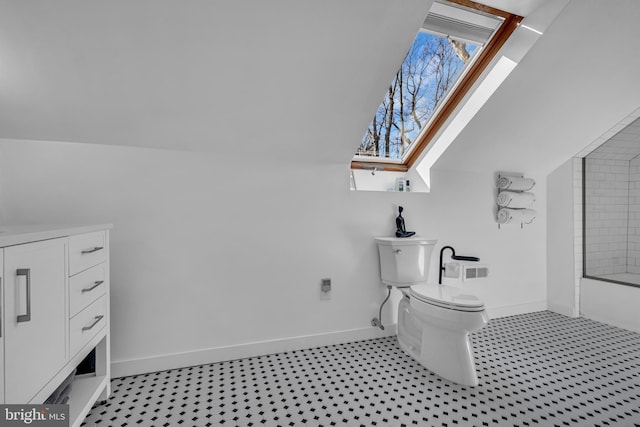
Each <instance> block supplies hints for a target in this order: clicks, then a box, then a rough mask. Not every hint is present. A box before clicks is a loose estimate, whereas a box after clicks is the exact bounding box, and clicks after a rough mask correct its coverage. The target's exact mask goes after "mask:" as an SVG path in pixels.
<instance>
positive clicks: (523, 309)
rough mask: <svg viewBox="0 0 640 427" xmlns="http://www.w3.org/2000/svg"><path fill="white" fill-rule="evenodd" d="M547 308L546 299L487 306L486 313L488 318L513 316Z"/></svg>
mask: <svg viewBox="0 0 640 427" xmlns="http://www.w3.org/2000/svg"><path fill="white" fill-rule="evenodd" d="M546 309H547V301H545V300H542V301H533V302H528V303H524V304H514V305H505V306H502V307H487V314H489V318H490V319H497V318H499V317H507V316H515V315H518V314H526V313H533V312H536V311H543V310H546Z"/></svg>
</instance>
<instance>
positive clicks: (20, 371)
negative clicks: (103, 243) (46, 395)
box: [4, 239, 68, 404]
mask: <svg viewBox="0 0 640 427" xmlns="http://www.w3.org/2000/svg"><path fill="white" fill-rule="evenodd" d="M66 242H67V240H66V239H53V240H46V241H42V242H36V243H29V244H24V245H18V246H12V247H8V248H5V249H4V280H5V283H4V286H5V304H4V307H5V316H4V319H5V325H4V327H5V334H4V344H5V401H6V403H22V404H24V403H29V402H30V400H31V399H32V398H33V397H34V395H35V394H36V393H37V392H38V391H40V389H42V387H43V386H44V385H45V384H46V383H47V382H48V381H49V380H50V379H51V378H52V377H53V376H54V375H55V374H56V373H57V372H58V371H59V370H60V369H61V368H62V367H63V366H64V364H65V361H66V360H67V348H68V344H67V343H68V341H67V340H68V336H67V325H68V317H67V315H66V304H65V301H66V294H65V291H66V280H67V279H66V262H65V261H66V259H65V256H66ZM33 403H40V402H33Z"/></svg>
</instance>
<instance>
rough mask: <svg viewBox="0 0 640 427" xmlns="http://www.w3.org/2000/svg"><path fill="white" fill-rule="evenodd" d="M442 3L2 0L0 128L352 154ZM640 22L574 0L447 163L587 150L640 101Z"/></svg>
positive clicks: (52, 137)
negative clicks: (636, 50)
mask: <svg viewBox="0 0 640 427" xmlns="http://www.w3.org/2000/svg"><path fill="white" fill-rule="evenodd" d="M546 1H547V0H527V1H522V2H515V3H517V4H516V5H514V4H513V3H514V2H512V1H508V0H492V1H489V0H487V1H486V3H488V4H490V5H492V6H495V7H500V8H504V9H507V10H509V11H511V12H514V13H518V14H521V15H525V16H526V15H528V14H530V13H531V12H533V11H535V10H536V9H537V8H538V7H540V5H541V4H544V3H545V2H546ZM430 4H431V0H350V1H343V0H327V1H322V2H317V1H313V2H312V1H307V0H303V1H299V0H274V1H270V2H264V1H258V0H227V1H207V0H187V1H178V0H137V1H135V2H132V1H129V0H111V1H102V2H87V1H83V0H56V1H55V2H51V1H46V0H37V1H36V0H33V1H24V0H0V138H15V139H36V140H48V141H68V142H82V143H98V144H117V145H130V146H142V147H157V148H168V149H184V150H206V151H215V152H221V153H224V154H226V155H231V156H237V157H238V158H241V157H242V156H247V155H255V156H260V157H263V158H265V160H269V159H276V158H277V159H285V160H300V159H301V158H304V159H315V160H316V161H321V162H326V161H329V162H339V163H344V164H345V165H347V164H348V162H349V161H350V159H351V156H352V154H353V152H354V149H355V147H356V146H357V144H358V142H359V140H360V138H361V137H362V134H363V132H364V130H365V129H366V127H367V126H368V124H369V121H370V119H371V117H372V115H373V113H374V111H375V109H376V107H377V105H378V103H379V102H380V99H381V97H382V96H383V93H384V90H385V88H386V86H387V85H388V84H389V82H390V81H391V78H392V76H393V74H394V73H395V71H396V68H397V67H398V64H400V62H401V61H402V58H403V56H404V53H405V52H406V49H407V48H408V46H409V45H410V43H411V41H412V39H413V37H414V35H415V32H416V30H417V29H418V27H419V26H420V24H421V22H422V20H423V18H424V16H425V15H426V13H427V11H428V9H429V7H430ZM639 21H640V6H639V5H638V2H636V1H634V0H615V1H612V2H602V1H597V0H581V1H577V0H572V1H571V2H570V4H569V5H568V6H567V8H565V10H564V11H563V12H562V13H561V15H560V17H559V18H558V19H557V20H556V22H555V23H554V24H553V25H552V26H551V27H550V28H549V29H548V31H547V32H546V33H545V34H543V36H542V37H541V39H540V41H539V42H538V43H537V44H536V46H534V48H533V49H532V50H531V52H530V53H529V54H528V55H527V56H526V57H525V58H524V59H523V61H522V62H521V63H520V64H519V65H518V67H517V68H516V69H515V71H514V72H513V73H512V75H511V76H510V77H509V78H508V79H507V81H505V83H504V84H503V86H502V87H501V88H500V89H499V90H498V92H497V93H495V94H494V96H493V97H492V98H491V99H490V100H489V102H488V103H487V104H486V105H485V107H484V108H483V109H482V110H481V111H480V112H479V113H478V115H477V116H476V118H475V119H474V120H473V121H472V122H471V123H470V124H469V125H468V126H467V128H466V129H465V130H464V131H463V133H462V134H461V135H460V137H459V138H458V140H457V141H456V142H455V144H454V145H452V146H451V147H450V148H449V150H448V151H447V152H446V153H445V155H444V156H443V157H442V158H441V160H440V162H438V164H437V165H436V166H437V167H444V168H470V169H473V168H480V167H482V166H481V160H482V159H485V158H494V157H495V156H498V155H501V156H502V157H503V158H505V161H507V160H508V159H512V160H511V161H512V163H510V170H512V169H513V168H518V167H520V166H522V167H525V166H526V165H524V164H523V165H519V164H518V161H519V160H518V159H521V158H526V159H528V160H527V161H531V159H534V160H536V161H538V162H540V163H541V164H548V165H549V166H550V167H551V166H553V165H554V164H556V163H558V162H559V160H558V159H560V158H568V156H571V155H573V154H574V153H575V152H577V151H578V150H579V149H580V148H582V147H583V146H586V145H588V144H589V143H590V142H591V140H593V138H595V136H597V134H598V132H600V133H602V132H603V131H605V130H606V129H608V127H610V126H612V125H613V124H615V122H617V120H619V119H620V118H622V117H623V116H624V115H625V114H626V113H628V112H630V111H631V110H633V109H634V108H635V107H637V106H638V104H640V97H639V96H638V95H637V94H639V93H640V79H637V78H636V77H635V76H636V74H637V70H638V69H640V57H638V56H637V55H634V54H633V41H636V40H640V27H638V26H637V25H635V24H636V23H637V22H639ZM596 118H597V119H596ZM592 137H593V138H592ZM589 138H591V140H589ZM554 159H556V160H554ZM514 162H515V164H514Z"/></svg>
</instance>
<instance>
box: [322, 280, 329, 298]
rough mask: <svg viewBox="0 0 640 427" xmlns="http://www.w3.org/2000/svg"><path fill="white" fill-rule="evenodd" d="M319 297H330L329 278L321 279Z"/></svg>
mask: <svg viewBox="0 0 640 427" xmlns="http://www.w3.org/2000/svg"><path fill="white" fill-rule="evenodd" d="M320 299H331V279H322V281H321V282H320Z"/></svg>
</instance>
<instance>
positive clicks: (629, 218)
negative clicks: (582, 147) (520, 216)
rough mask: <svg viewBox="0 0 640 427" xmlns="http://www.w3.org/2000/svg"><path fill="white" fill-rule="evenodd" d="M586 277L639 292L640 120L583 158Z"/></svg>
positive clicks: (584, 264)
mask: <svg viewBox="0 0 640 427" xmlns="http://www.w3.org/2000/svg"><path fill="white" fill-rule="evenodd" d="M582 173H583V180H582V182H583V192H582V194H583V227H584V228H583V236H584V240H583V244H584V247H583V270H584V271H583V274H584V277H587V278H592V279H598V280H604V281H609V282H615V283H620V284H624V285H630V286H636V287H640V119H637V120H635V121H634V122H632V123H631V124H630V125H628V126H626V127H625V128H624V129H622V130H621V131H620V132H618V133H617V134H616V135H614V136H613V137H612V138H610V139H609V140H608V141H606V142H605V143H604V144H602V145H600V146H599V147H598V148H596V149H595V150H593V151H592V152H591V153H589V154H588V155H587V156H586V157H584V158H583V167H582Z"/></svg>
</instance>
